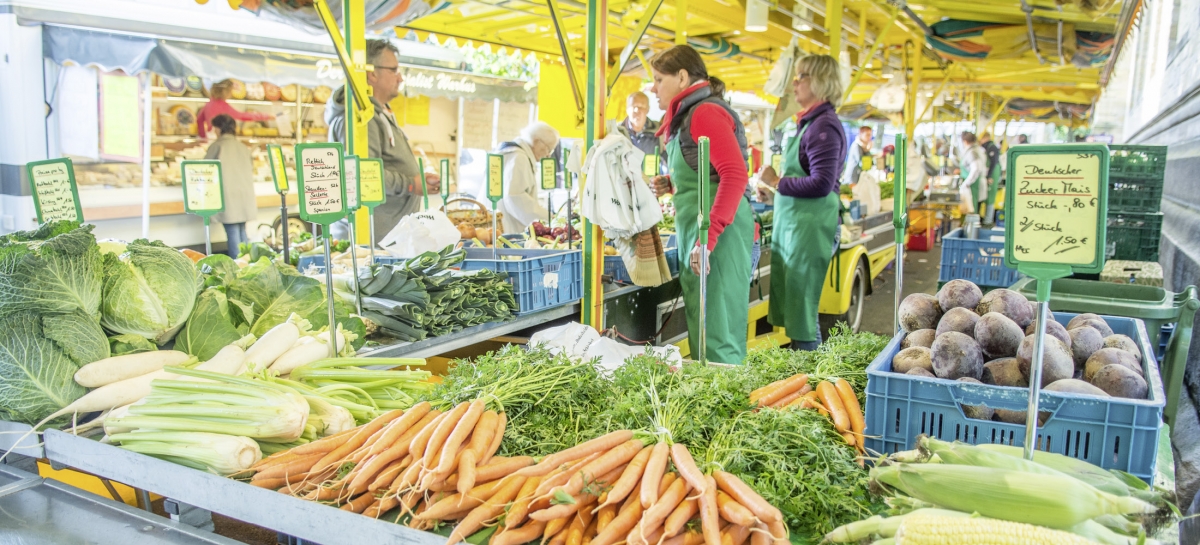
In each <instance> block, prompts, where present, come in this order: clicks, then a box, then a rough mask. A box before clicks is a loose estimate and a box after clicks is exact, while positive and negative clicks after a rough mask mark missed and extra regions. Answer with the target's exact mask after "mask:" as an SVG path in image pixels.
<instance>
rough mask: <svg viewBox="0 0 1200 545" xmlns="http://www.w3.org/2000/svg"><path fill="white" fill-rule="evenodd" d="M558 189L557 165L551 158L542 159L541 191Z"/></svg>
mask: <svg viewBox="0 0 1200 545" xmlns="http://www.w3.org/2000/svg"><path fill="white" fill-rule="evenodd" d="M556 187H558V165H557V164H555V162H554V158H553V157H547V158H545V159H542V189H545V190H550V189H554V188H556Z"/></svg>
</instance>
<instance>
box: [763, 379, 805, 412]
mask: <svg viewBox="0 0 1200 545" xmlns="http://www.w3.org/2000/svg"><path fill="white" fill-rule="evenodd" d="M776 384H778V385H777V386H776V387H775V388H773V389H772V390H771V391H770V392H768V393H766V394H765V395H763V396H762V397H761V398H759V399H758V405H759V406H760V407H764V406H768V405H774V404H775V402H776V401H779V400H780V399H783V398H785V397H787V396H788V395H791V394H792V393H794V392H796V391H797V390H799V389H801V388H803V387H804V385H805V384H808V375H806V374H804V373H800V374H798V375H794V376H791V377H789V378H786V379H784V380H781V381H779V382H777V383H776Z"/></svg>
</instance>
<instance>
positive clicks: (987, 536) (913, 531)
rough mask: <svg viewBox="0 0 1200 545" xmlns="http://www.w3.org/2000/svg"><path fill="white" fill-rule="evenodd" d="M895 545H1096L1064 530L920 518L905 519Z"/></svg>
mask: <svg viewBox="0 0 1200 545" xmlns="http://www.w3.org/2000/svg"><path fill="white" fill-rule="evenodd" d="M896 545H1096V542H1095V541H1092V540H1090V539H1087V538H1084V537H1080V536H1077V535H1075V534H1072V533H1069V532H1064V531H1061V530H1051V529H1050V528H1043V527H1040V526H1035V525H1032V524H1022V523H1020V522H1010V521H1006V520H995V519H986V518H981V517H968V518H961V517H944V516H939V515H928V514H920V515H913V516H909V517H905V518H904V522H902V523H900V528H899V529H897V530H896Z"/></svg>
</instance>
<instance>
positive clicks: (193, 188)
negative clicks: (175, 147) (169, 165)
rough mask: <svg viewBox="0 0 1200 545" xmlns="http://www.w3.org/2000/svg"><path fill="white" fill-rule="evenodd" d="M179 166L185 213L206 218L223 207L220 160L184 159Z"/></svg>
mask: <svg viewBox="0 0 1200 545" xmlns="http://www.w3.org/2000/svg"><path fill="white" fill-rule="evenodd" d="M181 168H182V169H183V207H184V210H185V211H187V213H189V214H195V215H197V216H200V217H203V218H208V217H212V216H213V215H214V214H217V213H218V212H220V211H222V210H224V209H225V197H224V194H223V192H222V190H221V184H222V180H221V162H220V161H184V162H183V164H182V166H181Z"/></svg>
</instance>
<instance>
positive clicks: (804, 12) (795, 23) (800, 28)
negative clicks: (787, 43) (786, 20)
mask: <svg viewBox="0 0 1200 545" xmlns="http://www.w3.org/2000/svg"><path fill="white" fill-rule="evenodd" d="M795 10H796V12H795V13H796V16H795V17H793V18H792V28H793V29H795V30H796V31H797V32H808V31H810V30H812V29H813V27H812V25H811V24H809V20H810V19H809V17H810V16H809V14H808V8H807V7H804V6H803V5H801V4H800V2H796V8H795Z"/></svg>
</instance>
